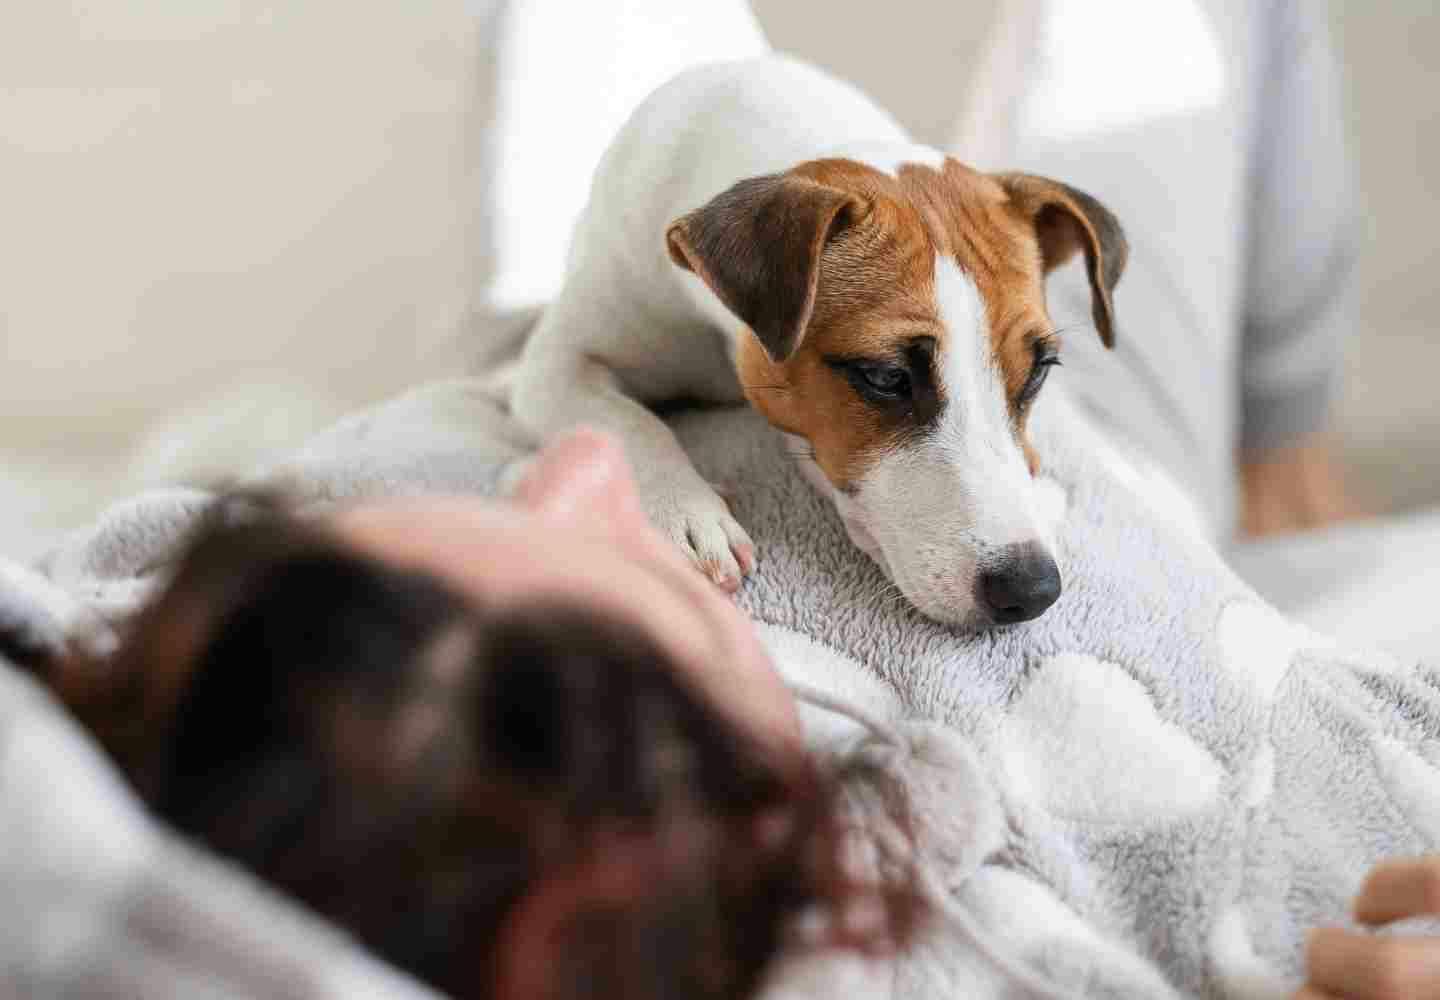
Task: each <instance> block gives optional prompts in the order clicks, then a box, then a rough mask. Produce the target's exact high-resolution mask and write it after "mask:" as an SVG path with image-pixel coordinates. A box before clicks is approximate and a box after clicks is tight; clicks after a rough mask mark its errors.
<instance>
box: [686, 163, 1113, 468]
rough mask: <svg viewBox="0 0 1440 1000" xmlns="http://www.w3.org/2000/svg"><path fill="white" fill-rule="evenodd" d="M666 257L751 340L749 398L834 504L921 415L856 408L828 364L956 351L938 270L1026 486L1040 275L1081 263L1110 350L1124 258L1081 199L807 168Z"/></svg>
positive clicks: (758, 182)
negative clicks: (983, 363)
mask: <svg viewBox="0 0 1440 1000" xmlns="http://www.w3.org/2000/svg"><path fill="white" fill-rule="evenodd" d="M667 243H668V246H669V248H670V253H671V257H672V259H673V260H674V261H675V262H676V263H677V264H679V265H680V266H682V267H686V268H688V269H690V270H692V271H694V272H695V274H696V275H698V276H699V277H700V278H701V280H703V281H705V283H706V284H707V285H709V286H710V288H711V289H712V290H713V291H715V293H716V294H717V295H718V296H719V298H720V300H721V301H722V302H724V303H725V304H726V306H727V307H728V308H730V309H731V310H732V311H733V312H735V313H736V315H738V316H739V317H740V318H741V319H742V320H743V321H744V322H745V323H746V324H747V325H748V326H749V327H750V328H751V330H752V331H753V332H754V334H755V336H754V337H747V338H745V339H744V341H743V342H742V344H741V347H740V352H739V358H738V368H739V375H740V381H741V383H742V385H743V387H744V389H745V392H746V395H747V397H748V398H749V399H750V401H751V402H752V403H753V404H754V405H755V406H756V408H757V409H759V410H760V411H761V413H763V414H764V415H765V416H766V418H767V419H769V420H770V422H771V423H773V424H775V425H776V426H777V427H780V428H781V429H783V430H786V431H789V432H791V433H794V434H798V435H801V436H803V437H805V438H806V439H808V440H809V442H810V444H811V447H812V448H813V449H814V453H815V460H816V462H817V464H818V465H819V466H820V468H821V469H822V470H823V471H824V472H825V474H826V476H827V477H828V478H829V479H830V481H831V482H832V483H834V484H835V485H836V486H837V487H840V488H842V489H844V488H845V487H846V486H847V485H848V484H850V483H852V482H854V481H855V480H856V479H857V478H858V477H859V476H861V475H862V474H863V473H864V471H865V469H866V468H867V467H868V465H869V463H870V462H871V461H873V459H874V458H875V457H876V456H877V455H879V454H880V453H881V452H883V451H884V450H885V449H887V448H888V447H891V446H893V444H894V443H895V442H896V440H897V438H898V437H899V436H901V435H903V434H905V433H907V432H908V431H910V430H912V429H913V427H914V425H915V423H916V421H917V416H923V413H920V412H918V411H920V410H921V409H923V408H920V407H917V408H915V409H913V410H912V411H911V412H909V413H907V412H905V411H903V410H891V411H880V410H877V409H876V408H874V407H872V406H869V405H867V404H866V403H865V401H863V400H862V399H860V398H859V397H858V396H857V395H856V393H855V392H854V391H853V389H852V388H851V386H850V384H849V382H848V380H847V379H846V377H845V376H844V375H843V374H841V373H840V372H838V371H836V370H835V368H834V367H833V366H832V365H830V364H828V363H827V360H826V359H827V358H834V357H863V358H880V359H884V358H894V357H896V356H897V354H898V353H899V352H900V350H901V349H902V348H903V345H904V344H906V343H907V342H909V341H911V340H913V339H915V338H930V339H931V340H932V341H933V342H934V343H935V344H936V345H938V350H939V351H940V352H943V351H944V350H945V347H946V343H947V340H948V339H949V338H951V337H954V336H965V335H966V334H967V331H951V330H947V329H946V328H945V325H944V324H943V322H942V321H941V317H940V315H939V311H938V308H937V305H936V301H935V287H934V282H935V261H936V260H937V259H940V258H945V259H949V260H953V261H954V262H955V263H956V264H957V265H958V266H959V268H960V269H961V271H962V272H964V273H965V274H967V275H969V276H970V277H971V279H972V280H974V282H975V284H976V286H977V288H978V290H979V292H980V297H981V300H982V302H983V303H984V306H985V315H986V319H987V321H988V330H987V331H986V333H987V334H988V337H989V340H990V349H991V356H992V358H993V360H994V362H995V364H996V365H997V366H998V368H999V370H1000V371H1001V373H1002V375H1003V379H1004V383H1005V388H1006V394H1007V398H1008V401H1009V405H1010V411H1011V419H1012V426H1013V429H1014V433H1015V435H1016V438H1017V440H1018V441H1019V442H1020V443H1021V445H1022V447H1023V448H1024V450H1025V454H1026V458H1027V460H1028V461H1029V463H1030V466H1031V468H1032V470H1033V469H1034V468H1035V467H1036V465H1037V461H1038V460H1037V458H1036V456H1035V453H1034V450H1033V448H1032V447H1031V446H1030V444H1029V441H1028V439H1027V438H1026V434H1025V423H1026V416H1027V409H1028V407H1027V406H1026V401H1025V400H1024V398H1023V395H1022V390H1023V389H1024V387H1025V385H1026V382H1027V381H1028V379H1029V377H1030V374H1031V369H1032V365H1033V364H1034V361H1035V346H1036V342H1037V340H1038V339H1040V338H1043V337H1046V336H1049V335H1050V334H1051V332H1052V328H1051V322H1050V318H1049V313H1048V312H1047V310H1046V306H1045V295H1044V277H1045V274H1046V273H1048V272H1049V271H1051V270H1053V269H1054V268H1056V267H1058V266H1060V265H1061V264H1063V263H1064V262H1065V261H1067V260H1068V259H1069V258H1070V257H1071V256H1073V255H1074V254H1075V253H1076V252H1077V251H1082V252H1083V253H1084V255H1085V258H1086V261H1087V267H1088V271H1089V275H1090V281H1091V285H1092V292H1093V296H1094V302H1095V318H1096V323H1097V328H1098V329H1099V331H1100V334H1101V337H1102V338H1103V339H1104V340H1105V342H1106V344H1107V345H1108V344H1111V343H1113V326H1114V321H1113V315H1112V313H1113V303H1112V292H1113V289H1114V285H1115V282H1116V281H1118V279H1119V276H1120V273H1121V271H1122V270H1123V268H1124V264H1125V257H1126V254H1127V248H1126V244H1125V240H1124V236H1123V234H1122V233H1121V231H1120V228H1119V226H1118V225H1117V224H1116V223H1115V220H1114V219H1113V218H1112V217H1111V216H1110V214H1109V213H1108V212H1107V211H1105V209H1104V208H1103V207H1102V206H1100V205H1099V203H1098V202H1095V201H1094V199H1092V198H1089V197H1088V196H1087V195H1084V194H1083V193H1082V192H1078V191H1075V190H1074V189H1072V188H1068V187H1066V186H1065V185H1062V184H1059V183H1057V182H1054V181H1050V180H1046V179H1044V178H1038V177H1033V176H1029V175H1023V174H1007V175H989V174H983V173H980V172H978V171H975V170H972V169H970V168H969V167H967V166H965V165H963V164H961V163H959V162H958V161H956V160H953V159H947V160H946V161H945V164H944V167H943V169H941V170H935V169H933V168H931V167H928V166H924V165H919V164H905V165H902V166H901V167H900V169H899V170H898V172H897V176H891V175H889V174H886V173H883V172H881V171H879V170H876V169H874V168H873V167H870V166H867V165H865V164H863V163H860V162H857V161H855V160H848V159H827V160H815V161H812V162H809V163H804V164H801V165H799V166H797V167H795V168H794V169H792V170H789V171H787V172H785V173H782V174H775V175H770V176H767V177H762V178H752V179H750V180H748V181H742V182H741V183H740V184H737V185H736V186H735V187H733V188H731V189H730V190H729V191H727V192H726V193H725V194H723V195H721V196H720V197H718V198H716V199H715V200H714V201H712V202H710V203H709V204H707V205H706V206H704V207H702V208H700V209H698V210H696V211H694V212H692V213H690V214H689V215H686V216H685V217H683V218H681V219H679V220H677V221H676V222H675V223H674V224H673V225H672V226H671V227H670V230H669V232H668V233H667ZM943 404H944V400H943V399H941V400H939V401H938V405H941V406H943Z"/></svg>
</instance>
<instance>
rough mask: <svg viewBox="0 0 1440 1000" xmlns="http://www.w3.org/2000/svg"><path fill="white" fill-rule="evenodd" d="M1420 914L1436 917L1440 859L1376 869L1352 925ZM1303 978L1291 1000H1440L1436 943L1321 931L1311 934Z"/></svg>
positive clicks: (1430, 939)
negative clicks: (1432, 999)
mask: <svg viewBox="0 0 1440 1000" xmlns="http://www.w3.org/2000/svg"><path fill="white" fill-rule="evenodd" d="M1424 916H1434V917H1440V855H1429V856H1426V857H1423V858H1412V859H1406V860H1400V861H1387V862H1385V863H1384V864H1381V865H1378V866H1377V867H1376V868H1375V869H1374V870H1373V871H1372V872H1371V873H1370V875H1369V876H1368V877H1367V878H1366V879H1365V884H1364V885H1362V886H1361V888H1360V894H1359V896H1358V897H1356V900H1355V919H1356V920H1357V921H1359V922H1360V923H1362V924H1365V925H1367V926H1371V927H1375V926H1380V925H1383V924H1388V923H1391V922H1392V921H1396V920H1403V919H1405V918H1407V917H1424ZM1305 973H1306V982H1305V986H1304V987H1303V988H1302V989H1301V990H1300V992H1298V993H1296V994H1295V998H1294V1000H1429V998H1440V937H1377V936H1375V935H1372V934H1364V933H1355V932H1353V931H1347V930H1342V929H1340V928H1338V927H1322V928H1319V929H1317V930H1314V931H1312V932H1311V933H1310V940H1309V944H1308V947H1307V949H1306V959H1305Z"/></svg>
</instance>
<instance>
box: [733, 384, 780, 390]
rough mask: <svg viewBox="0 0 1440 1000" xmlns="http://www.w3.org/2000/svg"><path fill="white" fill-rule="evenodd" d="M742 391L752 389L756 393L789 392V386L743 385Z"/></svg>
mask: <svg viewBox="0 0 1440 1000" xmlns="http://www.w3.org/2000/svg"><path fill="white" fill-rule="evenodd" d="M740 388H742V389H750V390H752V391H754V392H789V391H790V386H788V385H743V384H742V385H741V387H740Z"/></svg>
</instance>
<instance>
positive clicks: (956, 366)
mask: <svg viewBox="0 0 1440 1000" xmlns="http://www.w3.org/2000/svg"><path fill="white" fill-rule="evenodd" d="M826 156H846V157H848V158H850V159H855V160H859V161H860V162H863V163H866V164H867V165H872V166H874V167H876V168H877V169H880V170H884V171H886V172H891V173H893V172H894V170H895V169H896V168H897V166H898V165H899V164H902V163H910V162H918V163H924V164H926V165H931V166H933V165H936V164H940V163H943V160H944V157H943V155H942V154H940V153H939V152H937V151H935V150H933V149H929V148H926V147H922V146H916V145H915V144H914V143H913V142H911V140H910V139H909V138H908V137H907V136H906V135H905V133H904V131H903V129H902V128H901V127H900V126H899V125H898V124H897V123H896V122H895V121H894V120H893V119H892V118H891V117H890V116H889V115H888V114H886V113H885V112H884V111H882V110H881V109H880V108H878V107H877V106H876V105H875V104H874V103H872V102H871V101H870V100H869V99H868V98H866V97H865V96H864V95H863V94H861V93H860V92H859V91H857V90H855V89H854V88H853V87H851V86H849V85H848V84H845V83H842V82H840V81H838V80H836V79H833V78H831V77H829V76H827V75H825V74H824V73H822V72H820V71H818V70H816V69H814V68H812V67H809V66H806V65H803V64H801V63H798V62H795V61H793V60H789V59H785V58H781V57H764V58H760V59H754V60H747V61H743V62H735V63H721V64H714V65H709V66H705V67H701V68H698V69H694V70H691V71H688V72H686V73H683V74H682V75H680V76H678V77H676V78H675V79H674V80H672V81H671V82H669V83H667V84H666V85H665V86H663V87H662V88H660V89H659V90H658V91H656V92H655V93H654V94H653V95H652V96H651V97H649V98H648V99H647V100H646V101H645V102H644V104H642V105H641V107H640V108H639V109H638V110H637V111H636V112H635V114H634V115H633V116H632V118H631V119H630V121H629V122H628V123H627V124H626V125H625V127H624V129H623V130H622V131H621V133H620V135H619V136H618V137H617V138H616V140H615V142H614V144H613V145H612V146H611V147H610V149H609V151H608V152H607V153H606V155H605V157H604V158H603V160H602V161H601V164H600V166H599V169H598V171H597V174H596V177H595V181H594V185H593V188H592V191H591V195H590V200H589V204H588V206H587V208H586V210H585V212H584V214H583V216H582V217H581V219H580V222H579V224H578V226H577V229H576V232H575V236H574V242H573V244H572V247H571V251H570V260H569V273H568V277H567V280H566V283H565V285H564V288H563V290H562V292H561V294H560V296H559V298H558V299H557V300H556V302H555V303H554V304H553V305H552V306H551V307H550V308H549V310H548V311H547V312H546V313H545V315H544V316H543V318H542V319H541V321H540V323H539V324H538V326H537V328H536V329H535V331H534V333H533V335H532V337H531V338H530V341H529V343H528V344H527V347H526V350H525V354H524V357H523V360H522V364H521V368H520V372H519V374H518V378H517V381H516V384H515V392H514V396H513V400H512V405H513V411H514V413H515V415H516V416H517V417H518V418H519V419H520V420H521V421H522V422H524V423H525V424H527V425H528V426H529V427H530V428H531V429H532V430H533V431H535V432H537V433H538V434H540V435H541V436H549V435H552V434H555V433H557V432H560V431H562V430H564V429H567V428H570V427H573V426H575V425H579V424H590V425H595V426H599V427H603V428H606V429H608V430H610V431H612V432H613V433H615V434H617V435H618V436H619V437H620V438H621V439H622V440H623V441H624V444H625V447H626V449H627V451H628V455H629V457H630V461H631V463H632V465H633V466H634V470H635V473H636V477H637V480H638V483H639V486H640V492H641V497H642V499H643V502H644V503H645V506H646V509H647V513H648V514H649V515H650V517H651V518H652V519H653V520H654V522H655V523H656V525H657V526H658V527H659V528H660V529H661V530H663V531H664V532H665V533H666V534H668V535H669V536H670V537H671V538H672V539H674V541H675V542H676V543H677V544H679V545H680V546H681V547H682V548H683V549H685V550H686V551H687V552H688V553H689V554H690V556H691V557H692V558H693V559H694V560H695V562H696V563H697V564H698V565H701V566H705V567H708V568H709V571H710V573H711V575H712V577H713V578H714V579H715V580H716V582H717V583H720V584H722V585H726V586H738V583H739V579H740V577H741V575H742V573H743V572H745V571H748V569H749V565H748V561H749V558H750V556H751V554H752V553H753V547H752V546H751V543H750V540H749V538H748V536H747V535H746V533H745V530H744V529H743V528H742V527H741V526H740V525H739V524H738V523H737V522H736V521H735V519H734V518H733V517H732V516H731V514H730V511H729V509H728V508H727V506H726V504H725V502H724V501H723V500H722V499H721V498H720V497H719V496H718V495H717V494H716V492H715V490H714V489H713V488H712V487H711V485H710V484H708V483H706V482H705V481H704V480H703V479H702V478H701V476H700V475H699V473H698V472H697V471H696V470H695V468H694V467H693V465H692V464H691V463H690V461H689V459H688V458H687V457H686V455H685V453H684V451H683V450H682V449H681V447H680V445H679V444H678V442H677V441H676V440H675V438H674V436H673V435H672V434H671V432H670V431H669V429H668V428H667V427H666V426H665V424H664V423H663V422H662V421H661V420H660V419H659V418H658V417H657V416H655V414H654V413H652V412H651V411H650V410H649V409H647V408H646V407H645V405H644V403H645V402H646V401H656V400H664V399H671V398H680V397H683V398H691V399H697V400H703V401H711V402H738V401H740V400H741V399H743V395H742V391H741V387H740V384H739V381H738V379H737V377H736V373H735V360H736V352H737V350H738V349H739V346H740V344H741V338H744V337H749V336H751V334H750V332H749V331H748V330H747V329H746V328H745V326H744V325H743V324H742V323H741V322H740V321H739V320H738V319H737V318H736V317H735V316H733V315H732V314H731V313H730V312H729V311H728V310H727V309H726V308H725V307H724V306H723V305H722V304H721V303H720V301H719V300H718V299H717V298H716V297H715V295H714V294H712V293H711V291H710V290H709V289H708V288H707V287H706V286H705V285H704V284H703V283H702V282H701V280H700V279H699V278H697V277H696V276H695V275H694V274H692V273H690V272H689V271H687V270H685V269H682V268H680V267H677V266H676V265H675V264H674V263H673V262H672V260H671V259H670V257H669V255H668V254H667V251H666V246H665V232H666V228H667V226H668V225H669V224H670V223H671V222H672V221H673V220H674V219H676V218H678V217H680V216H682V215H684V214H685V213H687V212H690V211H691V210H693V209H696V208H697V207H699V206H701V205H703V204H704V203H706V202H707V201H709V200H710V199H711V198H713V197H715V196H716V195H717V194H719V193H720V192H722V191H723V190H725V189H726V188H728V187H729V186H731V185H732V184H734V183H735V182H737V181H739V180H742V179H744V178H747V177H753V176H757V175H762V174H769V173H775V172H778V171H782V170H786V169H788V168H790V167H793V166H795V165H796V164H798V163H801V162H803V161H807V160H812V159H817V158H820V157H826ZM936 267H937V272H936V295H937V299H938V305H939V306H940V310H941V314H942V317H943V318H944V320H945V321H946V323H947V324H948V325H949V327H950V330H949V335H948V340H947V342H946V344H947V346H946V348H945V353H944V355H943V356H942V357H941V359H940V364H939V365H938V368H939V370H940V371H941V372H942V373H943V374H942V377H943V380H944V382H945V390H946V395H947V398H949V399H950V400H952V402H951V404H950V405H949V406H947V407H946V411H945V414H944V417H943V419H942V426H941V427H940V428H939V431H938V433H936V434H934V435H931V436H929V438H928V439H926V440H924V441H923V442H921V443H917V444H913V445H901V446H897V447H896V448H895V449H894V450H892V451H890V452H889V453H887V454H885V455H883V456H880V457H879V458H878V459H877V460H875V461H874V462H873V464H872V465H871V466H870V469H869V471H868V472H867V473H866V474H865V475H864V476H862V478H861V479H860V481H859V483H858V484H852V489H851V490H850V491H849V492H848V493H843V492H841V491H839V490H836V489H835V488H834V487H833V486H831V485H830V484H829V482H828V480H827V479H826V477H825V475H824V474H823V473H822V472H821V471H820V470H819V469H818V468H816V467H814V466H813V462H809V463H808V464H809V465H810V466H811V467H810V468H809V469H808V470H807V472H808V473H809V475H810V478H811V480H812V481H813V482H815V483H816V485H817V486H818V487H820V488H821V489H822V491H824V492H826V493H827V494H828V495H830V496H831V497H832V498H833V499H834V501H835V503H836V506H837V509H838V510H839V511H840V514H841V516H842V517H843V518H844V520H845V523H846V525H847V528H848V529H849V531H850V535H851V538H852V539H854V541H855V542H856V544H858V545H859V546H860V547H862V548H863V549H865V550H866V551H867V552H869V553H870V554H871V555H872V556H873V557H874V558H875V559H876V561H877V562H879V564H880V565H881V566H882V568H884V569H885V571H886V573H887V574H888V575H889V576H890V577H891V579H892V580H893V581H894V582H895V583H896V584H897V585H898V586H899V587H900V588H901V590H902V591H903V592H904V593H905V595H906V596H907V597H908V598H909V599H910V600H911V601H912V602H913V603H914V604H915V605H916V606H917V607H918V608H919V609H920V610H922V611H923V612H925V613H927V614H929V615H931V616H932V617H935V618H938V619H941V620H946V621H953V622H975V621H977V620H978V618H979V616H978V615H977V613H976V604H975V598H974V596H973V591H974V581H975V574H976V571H977V569H978V568H980V567H981V566H982V564H983V562H984V561H985V559H986V558H987V555H988V554H990V553H992V552H993V551H996V550H998V549H999V548H1001V547H1002V546H1005V545H1008V544H1011V543H1015V542H1022V541H1036V542H1037V543H1039V544H1041V545H1042V546H1043V545H1044V543H1043V542H1042V541H1040V538H1041V531H1040V527H1039V523H1038V519H1037V516H1036V513H1035V511H1036V507H1037V504H1036V503H1035V501H1034V498H1033V496H1032V494H1033V492H1034V486H1033V484H1032V481H1031V478H1030V476H1029V474H1028V472H1027V470H1026V466H1025V462H1024V459H1023V457H1022V454H1021V451H1020V448H1019V446H1018V445H1017V443H1016V441H1015V440H1014V437H1013V435H1012V434H1011V432H1010V430H1009V427H1008V421H1007V418H1006V411H1005V398H1004V390H1003V386H1002V384H1001V379H1000V373H999V370H998V368H997V367H996V365H995V364H994V362H993V359H992V358H991V355H990V347H989V338H988V336H987V329H986V320H985V316H984V309H983V306H982V304H981V298H980V295H979V293H978V291H977V290H976V288H975V286H974V284H973V282H972V281H971V279H970V278H969V277H967V276H966V275H965V274H963V273H962V272H961V271H960V269H959V268H958V267H956V266H955V265H954V263H953V262H950V261H948V260H942V261H937V265H936ZM797 450H798V449H797ZM805 461H806V460H805V459H803V458H802V462H805Z"/></svg>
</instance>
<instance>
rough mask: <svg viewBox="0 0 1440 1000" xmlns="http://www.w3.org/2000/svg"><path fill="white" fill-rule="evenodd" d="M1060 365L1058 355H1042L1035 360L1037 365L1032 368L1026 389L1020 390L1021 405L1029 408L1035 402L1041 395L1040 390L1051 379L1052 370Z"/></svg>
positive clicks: (1026, 382)
mask: <svg viewBox="0 0 1440 1000" xmlns="http://www.w3.org/2000/svg"><path fill="white" fill-rule="evenodd" d="M1059 363H1060V356H1059V355H1058V354H1042V355H1041V356H1040V357H1038V358H1036V359H1035V364H1034V365H1033V366H1032V367H1031V368H1030V377H1029V378H1028V379H1027V380H1026V381H1025V387H1024V388H1023V389H1021V390H1020V405H1021V406H1028V405H1029V404H1030V403H1032V402H1034V400H1035V397H1036V396H1038V395H1040V390H1041V389H1042V388H1043V387H1044V386H1045V380H1046V379H1047V378H1049V377H1050V369H1051V368H1054V367H1055V366H1056V365H1058V364H1059Z"/></svg>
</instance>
